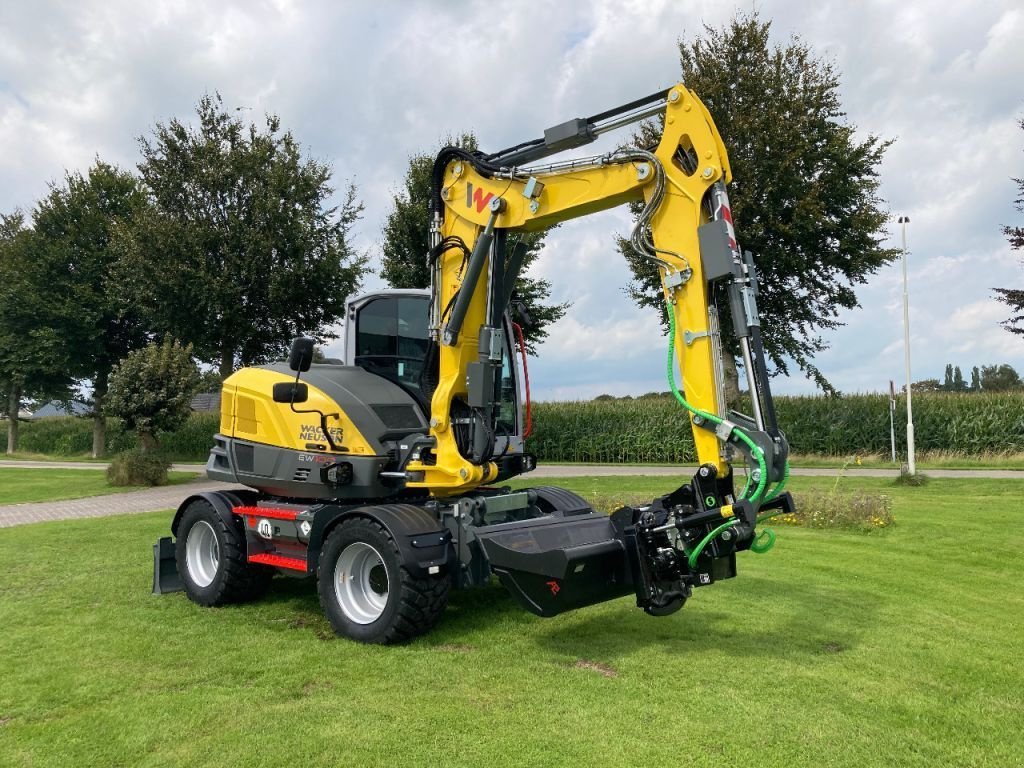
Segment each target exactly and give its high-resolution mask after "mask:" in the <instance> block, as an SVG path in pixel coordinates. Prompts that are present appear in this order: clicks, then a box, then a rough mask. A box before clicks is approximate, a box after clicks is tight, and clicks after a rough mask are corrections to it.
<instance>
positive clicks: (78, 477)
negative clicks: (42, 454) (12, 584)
mask: <svg viewBox="0 0 1024 768" xmlns="http://www.w3.org/2000/svg"><path fill="white" fill-rule="evenodd" d="M195 478H196V476H195V473H194V472H169V473H168V481H169V482H168V485H175V484H177V483H187V482H189V481H190V480H195ZM137 490H139V486H126V487H124V486H120V487H119V486H113V485H109V484H108V483H107V474H106V472H101V471H98V470H95V471H89V470H85V469H21V468H20V467H0V504H21V503H23V502H26V501H60V500H63V499H81V498H85V497H86V496H100V495H102V494H104V493H123V492H125V491H137Z"/></svg>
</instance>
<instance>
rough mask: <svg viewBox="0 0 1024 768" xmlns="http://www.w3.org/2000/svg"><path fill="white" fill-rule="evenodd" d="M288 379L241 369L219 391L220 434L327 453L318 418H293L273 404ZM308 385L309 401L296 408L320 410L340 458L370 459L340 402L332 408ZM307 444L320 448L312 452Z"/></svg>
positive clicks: (301, 415) (368, 449)
mask: <svg viewBox="0 0 1024 768" xmlns="http://www.w3.org/2000/svg"><path fill="white" fill-rule="evenodd" d="M294 380H295V378H294V376H289V375H286V374H283V373H278V372H276V371H268V370H266V369H263V368H242V369H241V370H240V371H237V372H236V373H234V374H232V375H231V376H229V377H228V378H227V379H225V380H224V386H223V389H222V391H221V405H220V407H221V411H220V431H221V434H223V435H225V436H227V437H234V438H238V439H240V440H250V441H252V442H254V443H263V444H265V445H274V446H278V447H281V448H289V449H292V450H296V451H307V450H317V451H319V452H328V453H330V452H331V450H330V447H329V446H328V445H327V441H326V440H325V439H324V435H323V430H322V429H321V427H320V416H319V415H318V414H316V413H295V412H294V411H292V409H291V407H290V406H289V405H288V404H287V403H275V402H274V400H273V397H272V393H273V391H274V385H275V384H278V383H281V382H290V381H294ZM307 386H309V399H308V400H307V401H306V402H304V403H298V404H296V406H295V407H296V408H297V409H298V410H300V411H302V410H312V409H314V408H315V409H318V410H320V411H323V412H324V413H326V414H332V413H338V414H339V417H338V418H328V420H327V425H328V428H329V429H330V430H331V437H332V438H333V439H334V442H335V443H337V444H338V446H339V447H344V449H345V450H344V451H339V453H343V454H351V455H356V456H373V455H375V452H374V450H373V448H372V447H371V446H370V444H369V443H368V442H367V441H366V440H365V438H364V437H363V436H362V435H361V434H360V433H359V430H357V429H356V428H355V426H354V425H353V424H352V422H351V421H350V420H349V419H348V417H347V416H346V415H345V412H344V409H343V408H342V407H341V406H342V405H343V404H342V403H335V402H334V400H332V399H331V398H330V397H328V396H327V395H326V394H324V392H323V391H322V390H319V389H317V388H316V387H314V386H312V385H308V384H307ZM310 444H316V445H317V446H319V447H318V448H316V449H311V448H310V447H309V445H310Z"/></svg>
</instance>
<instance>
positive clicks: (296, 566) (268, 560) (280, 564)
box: [249, 552, 308, 573]
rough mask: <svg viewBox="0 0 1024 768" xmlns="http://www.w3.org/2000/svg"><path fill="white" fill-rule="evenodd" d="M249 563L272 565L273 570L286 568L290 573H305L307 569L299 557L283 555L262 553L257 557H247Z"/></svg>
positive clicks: (304, 562)
mask: <svg viewBox="0 0 1024 768" xmlns="http://www.w3.org/2000/svg"><path fill="white" fill-rule="evenodd" d="M249 562H250V563H258V564H259V565H272V566H273V567H275V568H287V569H288V570H291V571H302V572H303V573H305V572H306V571H307V570H308V569H307V568H306V561H305V560H303V559H302V558H299V557H285V556H284V555H274V554H271V553H270V552H262V553H260V554H257V555H249Z"/></svg>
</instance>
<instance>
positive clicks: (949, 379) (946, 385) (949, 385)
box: [942, 363, 953, 392]
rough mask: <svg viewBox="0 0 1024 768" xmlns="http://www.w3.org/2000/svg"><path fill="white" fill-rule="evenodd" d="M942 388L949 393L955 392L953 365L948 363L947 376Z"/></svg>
mask: <svg viewBox="0 0 1024 768" xmlns="http://www.w3.org/2000/svg"><path fill="white" fill-rule="evenodd" d="M942 388H943V389H944V390H946V391H947V392H952V391H953V364H952V363H946V376H945V378H943V380H942Z"/></svg>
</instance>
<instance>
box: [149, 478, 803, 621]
mask: <svg viewBox="0 0 1024 768" xmlns="http://www.w3.org/2000/svg"><path fill="white" fill-rule="evenodd" d="M713 471H714V468H713V467H710V466H708V467H703V468H702V469H701V470H700V472H703V473H704V477H703V478H702V477H701V475H700V472H698V476H697V477H696V478H695V481H694V483H692V484H687V485H683V486H681V487H680V488H678V489H677V490H676V491H674V492H672V493H671V494H669V495H667V496H663V497H660V498H657V499H654V500H653V501H652V502H651V503H650V504H647V505H642V506H639V507H630V506H625V507H622V508H620V509H619V510H617V511H615V512H614V513H612V514H611V515H610V516H609V515H604V514H601V513H598V512H596V511H595V510H594V509H593V508H592V507H591V506H590V505H589V504H588V503H587V502H586V501H585V500H584V499H582V498H580V497H579V496H577V495H576V494H574V493H572V492H570V491H567V490H564V489H561V488H552V487H540V488H529V489H524V490H518V491H511V490H509V489H507V488H504V489H496V488H481V489H478V490H477V491H476V492H475V493H473V494H467V495H465V496H462V497H459V498H456V499H448V500H444V501H439V500H425V501H422V502H419V503H415V502H411V501H408V502H401V503H392V504H381V503H376V504H370V505H366V504H358V503H352V504H349V503H339V502H328V503H322V502H314V503H310V502H309V501H308V500H307V501H306V502H303V503H290V502H288V501H286V500H282V499H280V498H273V497H267V496H265V495H263V494H259V493H257V492H254V491H250V490H237V491H230V492H208V493H203V494H198V495H196V496H192V497H190V498H188V499H186V500H185V502H183V503H182V505H181V506H180V508H179V509H178V512H177V514H176V515H175V518H174V521H173V523H172V531H173V532H174V533H175V534H176V535H178V534H179V526H180V524H181V521H182V520H183V519H184V518H185V517H186V516H187V515H188V513H189V511H190V510H193V509H196V508H197V507H205V506H206V505H208V507H209V508H211V509H212V510H213V511H214V512H215V513H216V515H217V516H218V517H219V518H220V520H221V521H222V522H223V523H224V526H225V527H226V528H228V529H234V530H236V531H239V532H244V543H245V562H246V563H247V564H248V566H249V567H253V568H256V569H259V570H260V571H263V572H264V573H267V574H269V573H270V572H272V570H276V571H277V572H279V573H284V574H287V575H292V576H300V577H301V576H315V577H317V578H318V579H323V578H326V575H325V574H322V573H321V572H320V560H321V554H322V551H323V549H324V545H325V542H326V540H327V539H328V537H329V536H330V535H331V532H332V531H333V530H334V529H335V528H336V527H338V526H339V525H341V524H342V523H344V522H346V521H351V520H354V519H368V520H372V521H374V522H375V523H377V524H379V525H381V526H382V527H383V528H384V529H385V530H386V531H387V532H388V534H389V536H390V537H391V538H392V539H393V541H394V542H395V544H396V546H397V549H398V550H399V552H400V555H401V566H402V568H405V569H407V570H409V571H410V572H412V573H414V574H415V575H417V576H419V577H421V578H425V579H445V580H447V582H448V585H449V586H450V587H451V588H466V587H473V586H480V585H483V584H486V583H489V582H490V580H491V578H492V575H497V577H498V578H499V580H500V581H501V583H502V584H503V585H504V586H505V587H506V589H508V591H509V592H510V593H511V594H512V595H513V596H514V597H515V598H516V599H517V600H518V602H519V603H520V604H521V605H522V606H523V607H524V608H526V609H527V610H529V611H530V612H532V613H534V614H536V615H538V616H544V617H550V616H556V615H558V614H560V613H565V612H566V611H571V610H575V609H577V608H582V607H585V606H589V605H594V604H596V603H601V602H605V601H607V600H613V599H616V598H621V597H624V596H627V595H630V594H632V595H634V596H635V598H636V603H637V605H638V606H639V607H640V608H643V609H644V610H645V611H646V612H647V613H649V614H651V615H655V616H660V615H667V614H669V613H673V612H675V611H676V610H678V609H679V608H681V607H682V606H683V604H684V603H685V602H686V600H687V599H688V598H689V597H690V594H691V591H692V589H693V588H694V587H702V586H707V585H710V584H713V583H714V582H716V581H720V580H723V579H728V578H732V577H733V576H735V575H736V553H737V552H739V551H742V550H745V549H748V548H750V545H751V542H752V541H753V530H754V525H755V524H756V520H754V519H753V510H752V508H751V507H750V506H749V505H746V504H745V503H744V502H742V501H737V502H731V501H730V500H731V498H732V489H731V478H726V479H725V480H717V479H715V478H714V476H713ZM771 508H776V509H781V510H784V511H791V510H792V508H793V503H792V499H791V497H790V496H789V494H788V493H785V494H780V496H779V497H778V498H776V499H774V500H773V501H772V502H769V503H767V504H764V505H761V507H760V509H761V510H762V511H763V510H765V509H771ZM727 514H728V515H730V516H732V517H733V518H735V520H736V525H734V526H733V527H732V529H731V531H730V534H731V535H719V536H715V537H713V538H712V539H710V540H709V541H707V542H705V544H704V545H701V546H700V548H699V550H697V551H696V553H695V548H696V547H697V546H698V545H699V544H700V542H701V541H702V540H703V539H704V538H705V537H707V536H708V535H709V534H710V533H711V532H712V531H713V530H714V529H715V528H716V527H717V526H718V525H719V524H720V523H721V521H722V520H723V519H724V517H725V515H727ZM181 549H182V548H181V547H178V546H175V544H174V542H173V540H172V539H171V538H170V537H165V538H163V539H161V540H160V541H158V542H157V544H156V545H155V546H154V548H153V554H154V586H153V591H154V593H156V594H162V593H165V592H173V591H178V590H180V589H183V588H184V585H183V581H182V575H181V573H180V571H181V570H182V569H187V568H188V567H189V566H188V564H187V562H183V557H182V555H181ZM184 557H185V558H187V557H188V555H187V552H186V554H185V556H184Z"/></svg>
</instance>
